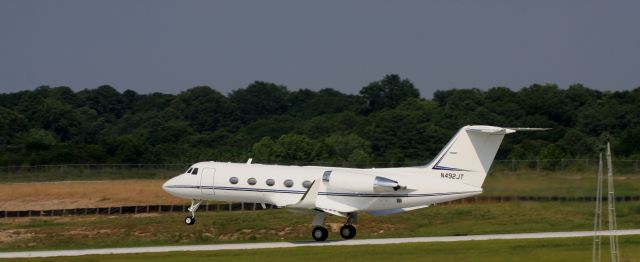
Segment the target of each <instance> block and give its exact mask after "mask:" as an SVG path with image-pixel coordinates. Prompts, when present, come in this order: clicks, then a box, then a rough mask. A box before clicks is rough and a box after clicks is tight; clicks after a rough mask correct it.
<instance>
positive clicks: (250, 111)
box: [229, 81, 288, 122]
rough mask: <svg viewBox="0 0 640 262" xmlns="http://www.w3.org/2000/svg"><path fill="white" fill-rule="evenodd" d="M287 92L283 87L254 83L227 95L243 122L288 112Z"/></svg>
mask: <svg viewBox="0 0 640 262" xmlns="http://www.w3.org/2000/svg"><path fill="white" fill-rule="evenodd" d="M287 96H288V91H287V88H286V87H285V86H281V85H276V84H273V83H267V82H260V81H257V82H254V83H253V84H251V85H249V86H248V87H247V88H241V89H238V90H235V91H233V92H231V94H229V99H230V100H231V102H232V103H233V105H234V107H235V110H237V113H238V114H239V115H240V116H241V117H242V119H243V120H244V121H245V122H252V121H255V120H257V119H259V118H261V117H266V116H272V115H278V114H282V113H285V112H286V111H287V110H288V104H287Z"/></svg>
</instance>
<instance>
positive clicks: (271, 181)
mask: <svg viewBox="0 0 640 262" xmlns="http://www.w3.org/2000/svg"><path fill="white" fill-rule="evenodd" d="M275 184H276V181H275V180H273V179H271V178H269V179H267V186H273V185H275Z"/></svg>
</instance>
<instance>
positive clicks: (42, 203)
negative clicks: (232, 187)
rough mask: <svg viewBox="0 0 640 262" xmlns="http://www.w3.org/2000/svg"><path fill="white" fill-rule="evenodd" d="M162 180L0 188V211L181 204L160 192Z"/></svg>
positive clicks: (15, 185)
mask: <svg viewBox="0 0 640 262" xmlns="http://www.w3.org/2000/svg"><path fill="white" fill-rule="evenodd" d="M164 182H165V181H164V180H115V181H87V182H39V183H10V184H0V210H45V209H62V208H80V207H108V206H123V205H150V204H162V205H170V204H184V203H185V202H187V201H186V200H184V199H180V198H176V197H173V196H171V195H169V194H168V193H166V192H164V191H163V190H162V183H164Z"/></svg>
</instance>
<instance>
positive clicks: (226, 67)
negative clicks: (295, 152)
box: [0, 0, 640, 97]
mask: <svg viewBox="0 0 640 262" xmlns="http://www.w3.org/2000/svg"><path fill="white" fill-rule="evenodd" d="M638 10H640V1H557V0H553V1H506V0H505V1H87V0H81V1H65V0H60V1H29V0H15V1H9V0H0V33H1V34H0V92H13V91H18V90H25V89H33V88H35V87H37V86H39V85H50V86H59V85H67V86H70V87H71V88H73V89H75V90H80V89H84V88H95V87H97V86H99V85H102V84H109V85H112V86H114V87H115V88H117V89H118V90H121V91H124V90H126V89H132V90H136V91H138V92H140V93H150V92H165V93H178V92H180V91H182V90H185V89H188V88H190V87H193V86H196V85H209V86H212V87H214V88H216V89H218V90H220V91H221V92H223V93H228V92H229V91H230V90H232V89H237V88H242V87H246V86H247V85H248V84H250V83H251V82H253V81H255V80H261V81H269V82H275V83H278V84H284V85H286V86H288V87H289V89H299V88H309V89H314V90H317V89H320V88H324V87H332V88H335V89H338V90H341V91H343V92H347V93H357V92H358V91H359V90H360V88H361V87H362V86H364V85H366V84H368V83H369V82H371V81H375V80H379V79H381V78H382V77H383V76H384V75H385V74H388V73H397V74H400V75H401V76H402V77H406V78H409V79H410V80H411V81H412V82H413V83H414V84H416V86H417V87H418V88H419V89H420V91H421V93H422V95H423V96H425V97H431V96H432V94H433V91H434V90H438V89H450V88H471V87H478V88H481V89H487V88H490V87H493V86H508V87H511V88H514V89H519V88H521V87H523V86H527V85H530V84H532V83H557V84H559V85H560V86H561V87H567V86H568V85H570V84H572V83H583V84H585V85H587V86H589V87H592V88H597V89H601V90H622V89H631V88H635V87H638V86H640V33H639V32H640V31H639V30H640V29H639V28H640V18H639V17H640V16H638Z"/></svg>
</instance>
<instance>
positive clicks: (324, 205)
mask: <svg viewBox="0 0 640 262" xmlns="http://www.w3.org/2000/svg"><path fill="white" fill-rule="evenodd" d="M320 184H321V183H320V182H319V181H318V180H314V181H313V182H311V186H310V187H309V189H307V192H305V193H304V195H302V197H301V198H300V200H299V201H298V203H295V204H292V205H286V206H285V207H287V208H297V209H314V210H318V211H324V212H327V213H329V214H333V215H336V216H342V217H346V216H347V214H348V213H351V212H355V211H358V210H357V209H356V208H354V207H351V206H349V205H345V204H343V203H341V202H337V201H331V200H328V199H326V198H323V199H322V200H321V201H318V195H319V194H318V192H319V191H320Z"/></svg>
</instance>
